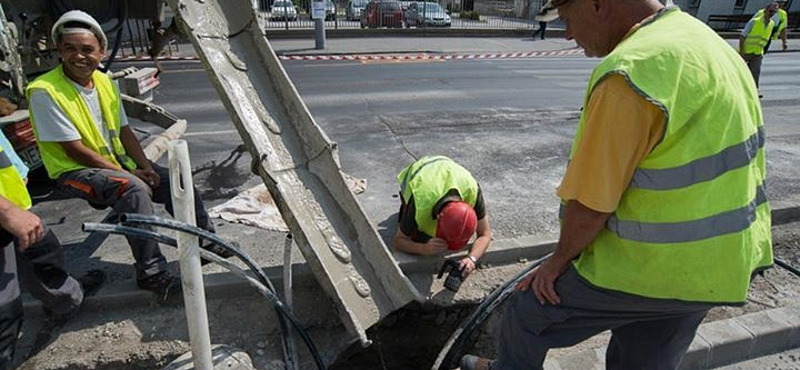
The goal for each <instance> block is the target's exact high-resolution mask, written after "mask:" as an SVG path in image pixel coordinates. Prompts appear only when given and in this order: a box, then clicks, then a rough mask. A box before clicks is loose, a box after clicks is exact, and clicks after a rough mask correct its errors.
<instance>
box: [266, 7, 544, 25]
mask: <svg viewBox="0 0 800 370" xmlns="http://www.w3.org/2000/svg"><path fill="white" fill-rule="evenodd" d="M311 1H312V0H258V10H259V23H260V24H261V26H262V28H263V29H265V30H270V29H272V30H278V29H302V28H314V21H313V20H312V19H311ZM372 2H375V3H376V4H375V5H370V3H372ZM542 2H543V0H430V1H397V0H369V1H368V0H327V6H326V20H325V28H327V29H355V28H375V27H403V28H426V27H451V28H508V29H519V28H522V29H532V28H535V27H536V25H537V22H536V21H534V20H533V17H534V16H535V15H536V13H537V11H538V10H539V7H540V6H541V4H542ZM289 4H291V6H292V7H293V9H287V5H289ZM395 7H399V8H400V13H397V12H396V11H395ZM372 8H374V10H372ZM398 18H399V19H398Z"/></svg>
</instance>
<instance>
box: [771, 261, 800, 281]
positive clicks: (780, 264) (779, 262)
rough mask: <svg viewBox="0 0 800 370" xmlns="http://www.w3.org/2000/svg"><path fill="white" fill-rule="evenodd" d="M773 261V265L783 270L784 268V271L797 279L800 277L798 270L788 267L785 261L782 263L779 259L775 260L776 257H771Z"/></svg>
mask: <svg viewBox="0 0 800 370" xmlns="http://www.w3.org/2000/svg"><path fill="white" fill-rule="evenodd" d="M773 260H775V264H776V265H778V266H780V267H783V268H785V269H786V271H789V272H791V273H793V274H795V275H797V277H800V270H798V269H797V268H795V267H794V266H792V265H790V264H788V263H786V262H785V261H783V260H782V259H779V258H777V257H773Z"/></svg>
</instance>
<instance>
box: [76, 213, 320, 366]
mask: <svg viewBox="0 0 800 370" xmlns="http://www.w3.org/2000/svg"><path fill="white" fill-rule="evenodd" d="M123 216H128V217H127V218H131V216H132V218H134V219H138V220H140V221H141V222H137V223H141V224H146V223H145V222H144V221H145V220H147V221H150V222H153V224H154V225H157V224H162V225H163V227H166V228H171V227H173V230H178V231H182V232H186V233H188V234H192V235H195V236H199V237H202V238H204V239H207V240H209V241H214V242H216V243H217V244H218V245H219V246H221V247H222V248H226V249H228V250H229V251H231V252H232V253H234V254H236V253H239V254H241V255H242V256H243V257H244V258H242V261H244V262H245V264H247V261H246V260H249V261H252V260H251V259H250V257H249V256H247V255H246V254H244V253H242V252H241V251H239V250H238V248H236V247H233V246H231V245H230V244H229V243H227V242H226V241H224V240H223V239H221V238H219V237H218V236H216V235H214V234H211V233H209V232H207V231H205V230H202V229H199V228H196V227H194V226H191V225H188V224H185V223H182V222H178V221H174V220H168V219H162V218H160V217H156V216H148V215H139V214H124V215H123ZM138 216H142V217H141V218H139V217H138ZM129 222H131V223H133V221H130V220H129ZM83 230H84V231H102V232H108V233H115V234H122V235H128V236H133V237H138V238H143V239H152V240H156V241H158V242H160V243H163V244H166V245H169V246H173V247H176V246H177V244H178V243H177V241H176V240H175V239H173V238H171V237H168V236H165V235H162V234H159V233H157V232H154V231H150V230H142V229H138V228H135V227H130V226H121V225H114V224H97V223H84V224H83ZM248 267H249V268H250V269H251V272H252V273H253V275H255V276H256V278H257V279H258V280H259V282H260V283H261V284H263V285H264V286H265V294H264V295H265V296H266V297H267V299H268V300H270V302H271V303H272V304H273V307H274V308H275V310H276V311H277V312H278V314H279V315H278V316H279V319H281V320H279V322H283V321H282V318H286V319H288V320H289V322H290V323H291V324H292V326H293V327H294V328H295V330H296V331H297V333H298V334H300V337H301V339H302V340H303V343H304V344H305V345H306V347H307V348H308V350H309V352H310V353H311V355H312V357H313V358H314V362H315V364H316V366H317V368H318V369H320V370H325V364H324V362H323V361H322V357H321V356H320V354H319V350H318V349H317V347H316V345H315V344H314V342H313V340H312V339H311V337H310V336H309V335H308V333H307V332H306V331H305V329H303V327H302V326H301V325H300V322H299V321H298V320H297V318H296V317H295V316H294V315H293V314H292V313H291V312H290V311H289V310H288V309H287V308H286V306H285V305H284V304H283V302H282V301H281V300H280V299H279V298H278V297H277V296H276V295H275V289H274V287H272V288H269V287H270V286H272V282H270V281H269V278H267V277H266V274H264V272H263V270H261V269H260V268H259V267H257V266H255V269H254V268H253V266H248ZM256 270H257V271H256ZM259 272H260V273H261V274H263V277H264V278H265V280H266V283H264V282H263V281H261V279H260V278H259ZM284 341H285V342H286V340H285V338H284ZM289 361H290V360H289V359H287V362H286V363H287V367H288V366H290V365H289Z"/></svg>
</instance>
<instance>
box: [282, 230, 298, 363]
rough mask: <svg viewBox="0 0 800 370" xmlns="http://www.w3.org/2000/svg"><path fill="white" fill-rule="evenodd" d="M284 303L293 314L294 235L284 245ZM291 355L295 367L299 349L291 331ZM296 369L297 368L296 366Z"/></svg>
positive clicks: (289, 234)
mask: <svg viewBox="0 0 800 370" xmlns="http://www.w3.org/2000/svg"><path fill="white" fill-rule="evenodd" d="M283 303H284V304H286V308H287V309H288V310H289V312H292V234H291V233H286V241H285V242H284V244H283ZM284 340H286V341H287V344H288V346H287V347H288V348H289V353H288V354H287V356H288V357H289V359H288V360H289V361H292V362H293V363H294V364H295V365H297V364H298V357H297V347H296V346H295V343H294V336H293V335H292V332H291V331H289V332H287V334H286V339H284ZM295 367H296V366H295Z"/></svg>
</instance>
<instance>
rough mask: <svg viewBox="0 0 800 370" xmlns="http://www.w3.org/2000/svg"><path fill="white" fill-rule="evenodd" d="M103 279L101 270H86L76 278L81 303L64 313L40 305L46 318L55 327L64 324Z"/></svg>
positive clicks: (104, 278)
mask: <svg viewBox="0 0 800 370" xmlns="http://www.w3.org/2000/svg"><path fill="white" fill-rule="evenodd" d="M105 281H106V273H105V272H104V271H103V270H89V271H87V272H86V274H84V275H83V276H81V277H79V278H78V283H79V284H80V285H81V290H82V291H83V300H82V301H81V303H80V304H78V305H77V306H75V307H74V308H72V309H71V310H69V311H67V312H64V313H56V312H54V311H53V310H51V309H49V308H47V307H42V311H44V314H45V317H46V319H47V320H48V321H49V322H50V323H51V324H52V325H53V326H55V327H58V326H61V325H64V324H66V323H67V322H68V321H70V320H72V318H73V317H75V315H77V314H78V311H80V310H81V306H83V302H86V298H87V297H91V296H93V295H94V294H95V293H97V291H98V290H100V287H102V286H103V283H105Z"/></svg>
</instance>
